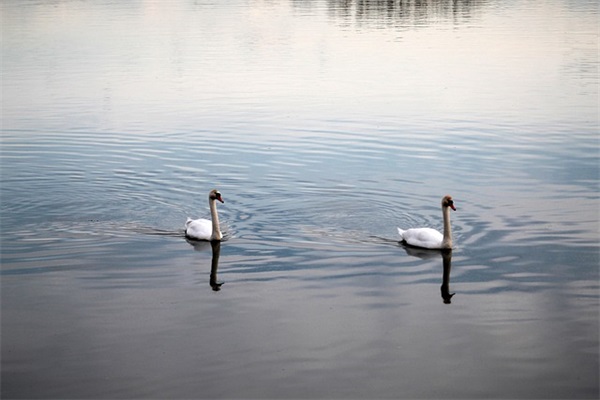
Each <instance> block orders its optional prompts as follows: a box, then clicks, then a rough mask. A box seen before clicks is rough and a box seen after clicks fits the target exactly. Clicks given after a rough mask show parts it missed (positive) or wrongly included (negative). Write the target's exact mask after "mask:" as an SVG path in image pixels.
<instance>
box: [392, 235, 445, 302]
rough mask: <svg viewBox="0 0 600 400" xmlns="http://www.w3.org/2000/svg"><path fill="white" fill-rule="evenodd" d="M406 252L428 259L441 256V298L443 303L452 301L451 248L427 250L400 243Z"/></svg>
mask: <svg viewBox="0 0 600 400" xmlns="http://www.w3.org/2000/svg"><path fill="white" fill-rule="evenodd" d="M402 247H403V248H404V250H405V251H406V254H408V255H409V256H412V257H417V258H420V259H422V260H429V259H432V258H438V257H440V255H441V256H442V266H443V272H442V286H441V287H440V291H441V294H442V300H443V301H444V304H451V303H452V296H454V295H455V294H456V293H450V271H451V269H452V249H446V250H441V251H434V250H427V249H421V248H417V247H411V246H407V245H402Z"/></svg>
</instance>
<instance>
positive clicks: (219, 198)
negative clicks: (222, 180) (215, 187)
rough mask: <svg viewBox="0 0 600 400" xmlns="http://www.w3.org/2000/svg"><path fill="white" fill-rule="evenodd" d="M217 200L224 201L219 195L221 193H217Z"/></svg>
mask: <svg viewBox="0 0 600 400" xmlns="http://www.w3.org/2000/svg"><path fill="white" fill-rule="evenodd" d="M217 200H219V201H220V202H221V203H225V202H224V201H223V198H222V197H221V195H220V194H219V195H217Z"/></svg>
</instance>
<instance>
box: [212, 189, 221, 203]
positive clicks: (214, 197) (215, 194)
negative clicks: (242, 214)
mask: <svg viewBox="0 0 600 400" xmlns="http://www.w3.org/2000/svg"><path fill="white" fill-rule="evenodd" d="M208 199H209V200H219V201H220V202H221V203H225V201H223V197H221V192H219V191H218V190H217V189H213V190H211V191H210V193H209V194H208Z"/></svg>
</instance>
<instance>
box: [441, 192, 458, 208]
mask: <svg viewBox="0 0 600 400" xmlns="http://www.w3.org/2000/svg"><path fill="white" fill-rule="evenodd" d="M448 207H450V208H451V209H453V210H454V211H456V207H455V206H454V200H452V196H450V195H446V196H444V197H443V198H442V208H448Z"/></svg>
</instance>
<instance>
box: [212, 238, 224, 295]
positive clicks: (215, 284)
mask: <svg viewBox="0 0 600 400" xmlns="http://www.w3.org/2000/svg"><path fill="white" fill-rule="evenodd" d="M210 246H211V247H212V259H211V263H210V287H212V289H213V290H214V291H215V292H218V291H219V290H221V285H223V283H225V282H219V281H218V280H217V270H218V269H219V257H220V255H221V242H217V241H212V242H210Z"/></svg>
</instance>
